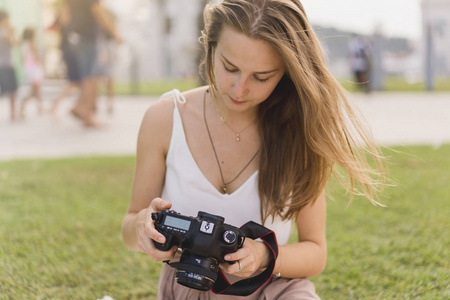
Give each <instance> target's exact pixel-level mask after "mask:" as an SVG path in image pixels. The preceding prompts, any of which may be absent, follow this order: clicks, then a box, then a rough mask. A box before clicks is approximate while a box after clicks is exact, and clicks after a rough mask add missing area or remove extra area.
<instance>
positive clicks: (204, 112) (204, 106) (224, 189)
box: [203, 89, 261, 194]
mask: <svg viewBox="0 0 450 300" xmlns="http://www.w3.org/2000/svg"><path fill="white" fill-rule="evenodd" d="M207 93H209V89H207V90H206V91H205V95H204V96H203V119H204V120H205V125H206V130H207V131H208V137H209V141H210V142H211V146H212V148H213V151H214V156H215V157H216V161H217V166H219V171H220V178H221V179H222V186H221V188H220V189H221V191H222V192H223V194H226V193H227V186H228V185H229V184H230V183H232V182H233V181H235V180H236V179H237V178H238V177H239V175H241V174H242V172H244V170H245V169H247V167H248V166H249V165H250V163H251V162H252V161H253V160H254V159H255V157H256V156H257V155H258V153H259V150H261V148H259V149H258V151H256V153H255V154H254V155H253V157H252V158H251V159H250V161H249V162H248V163H247V164H246V165H245V166H244V168H242V170H241V171H240V172H239V173H238V174H237V175H236V177H234V178H233V179H232V180H230V181H228V182H225V179H224V178H223V172H222V167H221V166H220V162H219V157H218V156H217V152H216V147H215V146H214V143H213V140H212V137H211V132H210V131H209V127H208V122H207V121H206V94H207ZM241 132H242V131H241Z"/></svg>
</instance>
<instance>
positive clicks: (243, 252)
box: [224, 248, 250, 261]
mask: <svg viewBox="0 0 450 300" xmlns="http://www.w3.org/2000/svg"><path fill="white" fill-rule="evenodd" d="M249 255H250V249H248V248H241V249H239V250H238V251H236V252H234V253H228V254H227V255H225V257H224V259H225V260H226V261H237V260H242V259H244V258H246V257H247V256H249Z"/></svg>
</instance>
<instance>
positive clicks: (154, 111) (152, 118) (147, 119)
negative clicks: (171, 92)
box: [138, 96, 174, 151]
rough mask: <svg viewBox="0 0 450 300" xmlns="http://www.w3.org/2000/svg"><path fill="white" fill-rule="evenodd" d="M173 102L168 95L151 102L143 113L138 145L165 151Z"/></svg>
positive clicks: (170, 124) (169, 134)
mask: <svg viewBox="0 0 450 300" xmlns="http://www.w3.org/2000/svg"><path fill="white" fill-rule="evenodd" d="M173 110H174V103H173V99H172V97H170V96H165V97H162V98H160V99H158V100H157V101H155V102H153V103H152V104H151V105H150V106H149V107H148V108H147V111H146V112H145V114H144V117H143V120H142V123H141V128H140V130H139V137H138V146H139V145H142V146H144V147H146V146H150V145H151V148H153V149H155V148H158V149H160V150H164V151H167V149H168V148H169V144H170V137H171V133H172V123H173ZM138 150H139V149H138Z"/></svg>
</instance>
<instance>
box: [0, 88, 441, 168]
mask: <svg viewBox="0 0 450 300" xmlns="http://www.w3.org/2000/svg"><path fill="white" fill-rule="evenodd" d="M351 99H352V101H353V102H354V103H355V105H356V106H357V107H358V108H359V110H360V111H361V112H362V113H363V115H364V116H365V118H366V119H367V121H368V122H369V124H370V126H371V127H372V130H373V133H374V136H375V138H376V139H377V140H378V141H379V143H381V144H382V145H400V144H404V145H409V144H430V145H433V146H435V147H438V146H439V145H441V144H443V143H450V93H373V94H371V95H364V94H352V95H351ZM154 100H156V98H155V97H131V96H126V97H118V98H117V100H116V107H115V112H114V114H113V115H108V114H106V112H105V105H104V102H102V101H100V104H99V116H100V119H101V120H102V121H104V123H106V125H105V127H104V128H101V129H87V128H84V127H82V126H81V125H80V123H79V122H78V121H77V120H75V119H73V118H72V117H71V116H70V114H69V113H68V110H69V108H70V106H71V104H72V103H73V99H68V100H66V102H65V103H63V105H61V107H60V116H59V118H58V119H55V118H52V117H51V116H50V115H45V114H44V115H38V114H37V113H36V111H35V110H34V103H32V102H31V103H30V105H29V112H28V115H29V117H28V119H27V120H26V121H23V122H20V123H13V124H12V123H10V122H9V120H8V113H9V102H8V101H7V99H5V98H2V99H0V159H1V160H10V159H20V158H49V157H70V156H91V155H122V154H134V152H135V147H136V137H137V133H138V130H139V126H140V122H141V119H142V116H143V114H144V112H145V110H146V108H147V107H148V105H149V104H150V103H151V102H152V101H154ZM49 104H50V103H49V102H48V101H47V102H45V105H46V107H48V106H49Z"/></svg>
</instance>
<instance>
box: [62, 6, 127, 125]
mask: <svg viewBox="0 0 450 300" xmlns="http://www.w3.org/2000/svg"><path fill="white" fill-rule="evenodd" d="M67 4H68V8H69V12H70V26H71V28H72V30H73V31H74V33H75V34H76V35H77V42H76V49H77V58H78V64H79V71H80V75H81V91H80V96H79V98H78V100H77V103H76V104H75V106H74V107H73V108H72V110H71V112H72V114H73V115H74V116H75V117H77V118H79V119H81V120H82V122H83V124H84V125H85V126H87V127H96V126H98V125H99V123H98V121H97V119H96V116H95V107H96V102H97V97H98V80H99V76H98V74H96V71H97V70H96V67H97V66H98V62H97V61H98V55H99V53H98V35H99V30H100V29H103V30H105V31H106V32H108V34H110V35H111V36H112V37H113V38H114V39H115V40H116V41H118V42H119V43H120V42H121V41H122V39H121V37H120V36H119V34H118V32H117V30H116V26H115V24H114V22H113V20H112V18H111V17H110V15H109V14H108V12H107V10H106V9H105V7H104V6H103V5H102V4H101V3H100V1H99V0H67Z"/></svg>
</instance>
